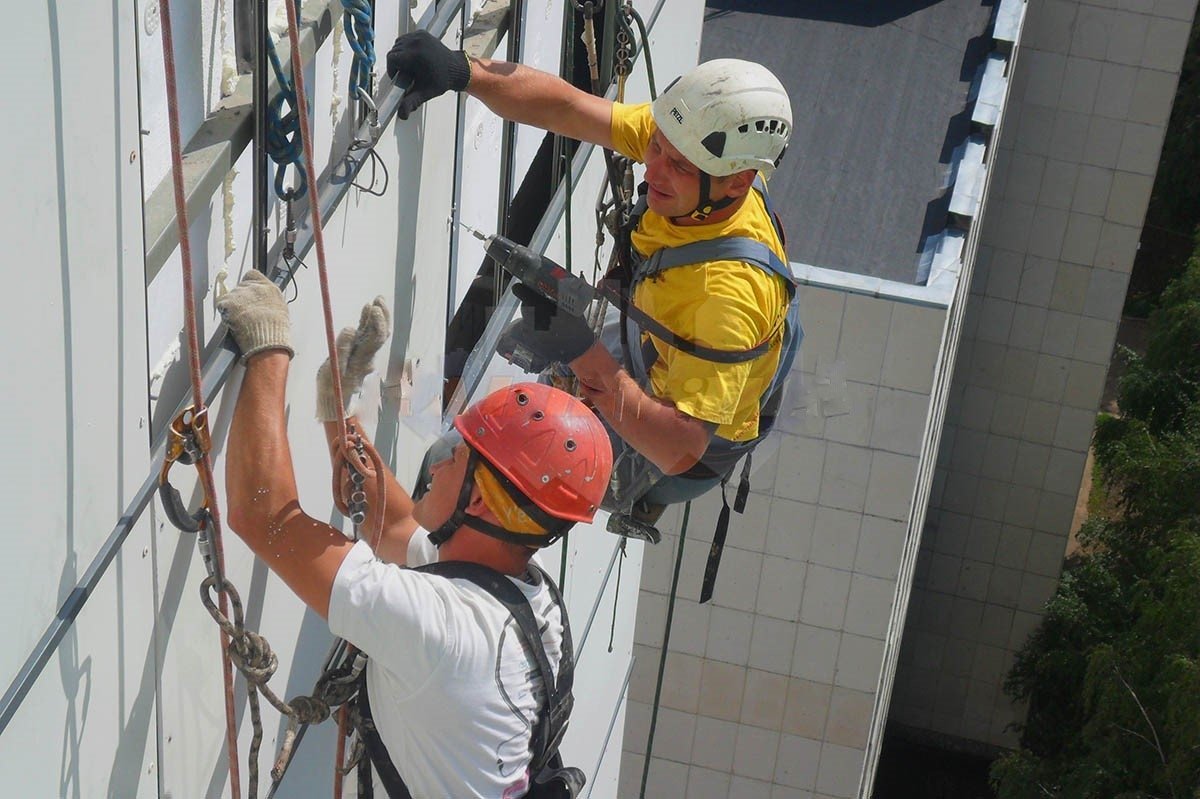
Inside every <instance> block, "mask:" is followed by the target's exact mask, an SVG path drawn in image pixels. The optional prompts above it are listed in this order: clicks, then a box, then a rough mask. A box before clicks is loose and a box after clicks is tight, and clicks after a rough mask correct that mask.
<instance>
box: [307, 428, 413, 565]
mask: <svg viewBox="0 0 1200 799" xmlns="http://www.w3.org/2000/svg"><path fill="white" fill-rule="evenodd" d="M347 422H348V423H350V424H352V425H353V426H354V429H355V430H357V431H358V432H359V433H360V434H362V436H363V439H364V444H365V445H366V446H368V447H372V448H373V445H372V444H371V441H370V439H368V438H367V436H366V434H365V433H363V426H362V423H361V422H360V421H359V420H358V419H357V418H355V417H350V419H348V420H347ZM324 427H325V440H326V441H327V442H328V443H329V457H330V462H331V465H332V466H333V468H334V469H335V470H337V469H338V468H339V467H340V466H341V462H342V451H341V447H340V445H339V442H338V438H337V435H338V425H337V422H325V423H324ZM383 471H384V485H385V496H384V501H383V502H382V503H381V502H379V498H378V491H377V488H376V482H375V480H373V479H368V480H367V481H366V483H365V484H364V486H363V490H364V491H365V493H366V495H367V516H366V519H365V521H364V522H363V523H362V524H361V525H360V526H359V527H360V529H362V530H374V529H375V526H376V525H377V524H378V519H379V516H378V514H379V513H381V512H382V513H383V535H382V537H381V539H380V541H379V545H378V546H377V547H376V548H375V554H376V555H377V556H378V557H379V558H380V559H382V560H385V561H388V562H389V563H396V564H399V565H401V566H403V565H404V563H405V561H406V560H407V558H408V542H409V539H410V538H412V534H413V532H414V531H415V530H416V529H417V523H416V521H415V520H414V519H413V517H412V511H413V499H412V496H411V495H410V494H409V493H408V492H407V491H405V490H404V487H403V486H401V485H400V482H399V481H398V480H397V479H396V475H394V474H392V470H391V469H389V468H387V465H386V464H383Z"/></svg>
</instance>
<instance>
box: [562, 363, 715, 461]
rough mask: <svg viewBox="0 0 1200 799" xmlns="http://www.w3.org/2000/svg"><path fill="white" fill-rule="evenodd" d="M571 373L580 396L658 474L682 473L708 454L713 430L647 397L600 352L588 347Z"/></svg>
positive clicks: (627, 375) (671, 407)
mask: <svg viewBox="0 0 1200 799" xmlns="http://www.w3.org/2000/svg"><path fill="white" fill-rule="evenodd" d="M571 368H572V370H573V371H574V372H575V376H576V377H578V378H579V383H580V392H581V393H582V394H583V395H584V396H585V397H586V398H587V399H588V400H590V401H591V403H592V404H593V405H594V406H595V407H596V410H598V411H599V412H600V415H601V416H603V417H604V419H605V421H607V422H608V423H609V425H610V426H611V427H612V428H613V430H615V431H616V433H617V435H619V436H620V437H621V438H622V439H624V440H625V441H627V442H629V444H630V445H632V446H633V448H634V449H636V450H637V451H638V452H640V453H642V454H643V455H645V456H646V457H647V458H649V459H650V461H651V462H652V463H653V464H654V465H655V466H657V467H658V468H659V469H661V470H662V472H663V474H680V473H681V472H685V471H687V470H688V469H690V468H691V467H692V466H694V465H695V464H696V463H697V462H698V461H699V460H700V457H701V456H702V455H703V454H704V451H705V450H706V449H708V443H709V440H710V439H711V436H712V432H711V431H712V425H709V424H708V423H706V422H703V421H701V420H699V419H695V418H693V417H691V416H688V415H687V414H686V413H683V412H682V411H680V410H678V409H677V408H676V407H675V406H674V405H672V404H670V403H669V402H666V401H664V400H661V399H658V398H656V397H652V396H650V395H649V394H647V393H646V392H645V391H643V390H642V388H641V386H639V385H638V384H637V381H636V380H634V379H633V377H631V376H630V375H629V373H628V372H626V371H625V370H624V369H622V368H620V365H619V364H617V362H616V360H615V359H614V358H613V357H612V356H611V355H609V354H608V352H607V351H606V350H604V348H603V347H600V346H599V345H596V346H594V347H592V349H590V350H588V352H586V353H585V354H584V355H583V356H581V357H580V358H578V359H576V360H575V361H572V362H571Z"/></svg>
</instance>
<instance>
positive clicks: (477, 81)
mask: <svg viewBox="0 0 1200 799" xmlns="http://www.w3.org/2000/svg"><path fill="white" fill-rule="evenodd" d="M467 93H468V94H470V95H471V96H473V97H476V98H478V99H479V100H480V101H481V102H483V104H484V105H486V106H487V107H488V108H490V109H491V110H492V111H493V112H495V113H496V114H497V115H499V116H501V117H503V118H504V119H508V120H511V121H513V122H518V123H521V124H523V125H533V126H534V127H538V128H541V129H542V130H548V131H550V132H552V133H557V134H559V135H562V136H567V137H569V138H572V139H577V140H579V141H587V142H592V143H593V144H598V145H600V146H601V147H611V146H612V129H611V122H612V103H611V102H610V101H609V100H606V99H604V98H603V97H596V96H595V95H592V94H588V93H587V92H584V91H581V90H579V89H577V88H575V87H574V86H572V85H571V84H569V83H567V82H566V81H565V80H563V79H562V78H559V77H558V76H557V75H551V74H550V73H548V72H542V71H541V70H537V69H533V68H532V67H527V66H525V65H523V64H516V63H513V62H510V61H493V60H491V59H488V58H478V59H471V83H470V85H469V86H468V87H467Z"/></svg>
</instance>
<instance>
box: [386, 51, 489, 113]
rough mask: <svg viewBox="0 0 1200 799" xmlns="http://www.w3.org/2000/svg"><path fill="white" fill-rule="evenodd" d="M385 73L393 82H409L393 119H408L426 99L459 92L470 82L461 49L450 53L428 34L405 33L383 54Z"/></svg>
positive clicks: (464, 54) (468, 65) (468, 63)
mask: <svg viewBox="0 0 1200 799" xmlns="http://www.w3.org/2000/svg"><path fill="white" fill-rule="evenodd" d="M387 74H388V77H389V78H391V79H392V80H394V81H395V82H396V83H401V84H402V83H404V82H406V81H412V83H411V85H409V87H408V90H407V91H405V92H404V97H403V98H401V100H400V105H399V106H397V107H396V116H398V117H400V118H401V119H408V115H409V114H411V113H412V112H413V111H416V110H417V109H418V108H419V107H420V106H421V104H422V103H424V102H425V101H426V100H432V99H433V98H434V97H439V96H441V95H443V94H445V93H446V92H447V91H448V90H450V89H453V90H454V91H456V92H461V91H463V90H464V89H466V88H467V84H468V83H470V82H471V63H470V61H468V60H467V54H466V53H464V52H463V51H462V50H451V49H450V48H449V47H447V46H446V45H444V44H442V43H441V42H440V41H438V40H437V38H435V37H434V36H433V35H432V34H430V33H429V32H428V31H423V30H418V31H413V32H412V33H406V34H404V35H403V36H401V37H400V38H399V39H397V40H396V43H395V44H393V45H392V49H391V50H388V54H387Z"/></svg>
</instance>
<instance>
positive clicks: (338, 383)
mask: <svg viewBox="0 0 1200 799" xmlns="http://www.w3.org/2000/svg"><path fill="white" fill-rule="evenodd" d="M160 2H161V0H160ZM283 5H284V7H285V8H286V9H287V18H288V40H289V41H290V42H291V45H292V82H293V83H294V84H295V86H296V115H297V116H298V117H299V118H300V140H301V142H302V143H303V145H304V176H305V179H306V180H307V181H308V185H309V187H310V188H309V192H308V210H309V214H310V215H311V217H312V232H313V244H314V245H315V246H316V249H317V277H318V279H319V281H320V284H321V308H322V311H323V312H324V314H325V343H326V346H327V347H328V348H329V368H330V370H331V372H332V374H331V375H330V376H331V377H332V378H333V380H332V383H333V399H334V401H335V402H336V403H337V407H339V408H345V407H346V405H345V403H344V402H343V400H342V371H341V368H340V366H339V365H338V357H337V341H336V337H335V334H334V332H333V309H332V307H331V305H330V302H329V271H328V269H327V268H326V264H325V233H324V229H323V228H322V226H321V203H320V200H319V197H318V196H317V179H316V178H317V170H316V168H315V167H314V166H313V146H312V131H310V130H309V126H308V98H307V95H306V94H305V91H304V65H303V64H302V63H301V61H300V29H299V22H298V20H297V19H296V6H295V4H293V3H291V2H286V3H284V4H283ZM338 438H339V439H341V440H343V441H345V439H346V420H345V419H344V418H342V419H339V420H338Z"/></svg>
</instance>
